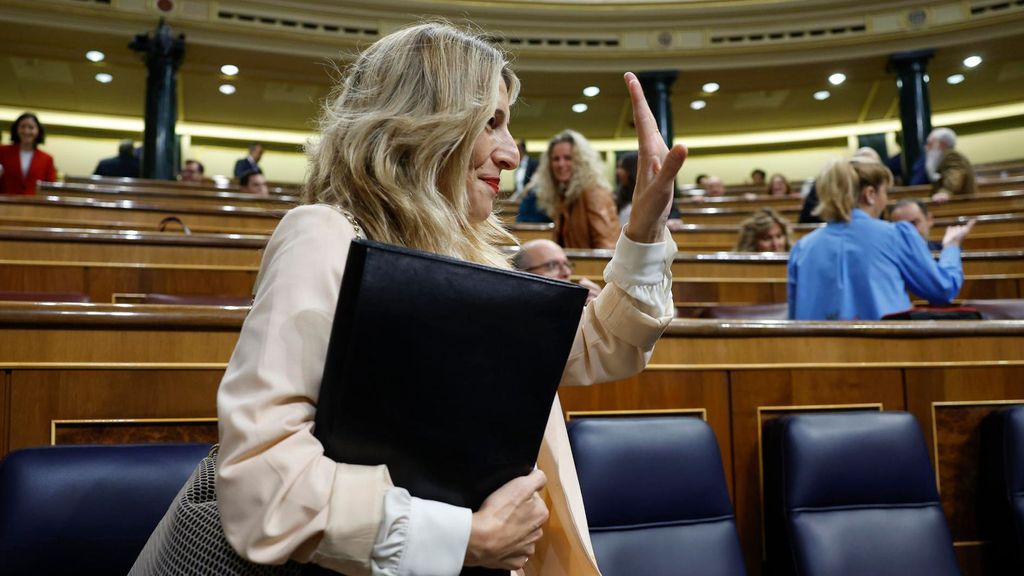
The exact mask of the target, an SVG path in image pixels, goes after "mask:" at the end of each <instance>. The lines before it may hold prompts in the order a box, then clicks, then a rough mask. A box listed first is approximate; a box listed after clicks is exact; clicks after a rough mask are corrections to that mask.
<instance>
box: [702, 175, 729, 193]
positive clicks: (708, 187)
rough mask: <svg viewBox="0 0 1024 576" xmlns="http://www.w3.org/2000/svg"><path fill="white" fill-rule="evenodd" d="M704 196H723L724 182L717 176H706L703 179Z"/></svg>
mask: <svg viewBox="0 0 1024 576" xmlns="http://www.w3.org/2000/svg"><path fill="white" fill-rule="evenodd" d="M704 195H705V196H725V184H724V183H722V179H721V178H719V177H718V176H708V177H707V180H705V181H704Z"/></svg>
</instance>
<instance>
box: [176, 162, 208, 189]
mask: <svg viewBox="0 0 1024 576" xmlns="http://www.w3.org/2000/svg"><path fill="white" fill-rule="evenodd" d="M204 171H205V168H203V165H202V164H201V163H200V162H199V161H198V160H185V167H184V168H182V169H181V172H178V180H179V181H181V182H193V183H199V182H202V181H203V172H204Z"/></svg>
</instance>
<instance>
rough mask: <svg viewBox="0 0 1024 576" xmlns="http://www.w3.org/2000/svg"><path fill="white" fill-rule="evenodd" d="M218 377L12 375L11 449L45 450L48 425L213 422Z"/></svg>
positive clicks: (123, 372)
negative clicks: (88, 421)
mask: <svg viewBox="0 0 1024 576" xmlns="http://www.w3.org/2000/svg"><path fill="white" fill-rule="evenodd" d="M222 374H223V370H210V369H198V370H172V369H166V370H159V369H158V370H133V369H131V368H123V369H96V370H81V369H73V368H71V369H59V368H55V369H50V370H32V369H25V370H14V371H13V372H12V374H11V413H10V414H11V416H10V418H11V435H10V449H11V450H16V449H18V448H24V447H27V446H41V445H44V444H49V443H50V434H51V429H50V427H51V421H52V420H78V419H121V418H127V419H133V418H196V417H207V418H211V417H216V415H217V413H216V412H217V411H216V405H217V404H216V397H217V386H218V385H219V384H220V379H221V376H222Z"/></svg>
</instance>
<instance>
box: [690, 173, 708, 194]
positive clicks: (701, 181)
mask: <svg viewBox="0 0 1024 576" xmlns="http://www.w3.org/2000/svg"><path fill="white" fill-rule="evenodd" d="M707 182H708V175H707V174H697V177H696V178H694V180H693V183H694V184H696V185H697V188H700V189H701V190H703V189H704V185H705V184H707Z"/></svg>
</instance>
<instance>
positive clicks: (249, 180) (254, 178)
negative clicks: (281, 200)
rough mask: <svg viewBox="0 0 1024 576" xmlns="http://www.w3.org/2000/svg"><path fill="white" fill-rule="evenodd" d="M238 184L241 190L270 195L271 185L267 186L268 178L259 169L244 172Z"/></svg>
mask: <svg viewBox="0 0 1024 576" xmlns="http://www.w3.org/2000/svg"><path fill="white" fill-rule="evenodd" d="M238 185H239V188H238V191H239V192H244V193H246V194H256V195H258V196H270V187H269V186H267V179H266V177H265V176H263V172H260V171H259V170H253V171H251V172H246V173H245V174H242V177H241V178H239V179H238Z"/></svg>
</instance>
